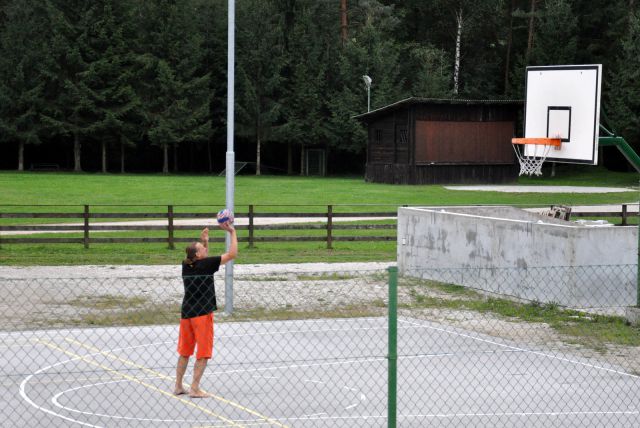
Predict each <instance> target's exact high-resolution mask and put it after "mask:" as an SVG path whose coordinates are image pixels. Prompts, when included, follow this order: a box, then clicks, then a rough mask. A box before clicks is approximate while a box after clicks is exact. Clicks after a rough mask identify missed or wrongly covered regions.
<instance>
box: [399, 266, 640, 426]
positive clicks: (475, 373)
mask: <svg viewBox="0 0 640 428" xmlns="http://www.w3.org/2000/svg"><path fill="white" fill-rule="evenodd" d="M403 273H404V275H403V276H401V277H400V279H399V286H398V289H399V302H400V303H399V319H398V329H399V332H398V342H399V344H398V347H399V351H398V353H399V355H398V421H399V424H398V425H399V426H416V427H417V426H430V427H439V426H442V427H444V426H447V427H451V426H461V427H479V426H482V427H496V426H505V427H507V426H508V427H511V426H526V427H530V426H531V427H534V426H535V427H538V426H540V427H542V426H544V427H569V426H571V427H573V426H576V427H577V426H581V427H586V426H589V427H604V426H607V427H608V426H611V427H613V426H616V427H618V426H619V427H628V426H640V416H639V415H640V414H639V412H638V410H639V409H640V357H639V354H638V349H639V348H638V346H639V345H640V329H639V328H638V327H637V326H632V325H630V324H629V323H628V322H627V321H626V319H625V318H624V316H623V315H624V313H625V312H624V311H625V306H631V305H633V304H634V303H631V302H635V290H636V278H637V276H636V274H637V266H635V265H633V266H631V265H620V266H573V267H538V268H527V269H524V268H521V269H414V270H409V271H407V272H403ZM559 302H562V303H559Z"/></svg>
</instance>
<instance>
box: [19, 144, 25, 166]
mask: <svg viewBox="0 0 640 428" xmlns="http://www.w3.org/2000/svg"><path fill="white" fill-rule="evenodd" d="M18 171H24V141H20V143H18Z"/></svg>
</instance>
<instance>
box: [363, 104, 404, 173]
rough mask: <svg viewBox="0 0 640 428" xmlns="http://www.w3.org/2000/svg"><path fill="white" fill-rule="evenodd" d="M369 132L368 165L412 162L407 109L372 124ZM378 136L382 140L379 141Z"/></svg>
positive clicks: (369, 126)
mask: <svg viewBox="0 0 640 428" xmlns="http://www.w3.org/2000/svg"><path fill="white" fill-rule="evenodd" d="M368 132H369V140H368V145H367V163H409V162H410V159H409V153H410V150H409V148H410V143H409V139H408V136H409V133H410V131H409V129H408V117H407V109H406V108H404V109H399V110H397V111H396V112H393V113H390V114H388V115H386V116H383V117H381V118H380V119H378V120H375V121H372V122H370V123H369V125H368ZM378 133H379V134H378ZM403 133H404V135H405V138H403ZM377 136H380V137H381V138H380V139H378V138H377Z"/></svg>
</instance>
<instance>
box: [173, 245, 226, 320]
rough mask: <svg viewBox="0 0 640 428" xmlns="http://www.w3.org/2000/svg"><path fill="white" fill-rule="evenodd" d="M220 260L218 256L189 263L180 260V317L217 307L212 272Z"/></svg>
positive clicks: (187, 316) (195, 315) (204, 312)
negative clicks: (182, 287)
mask: <svg viewBox="0 0 640 428" xmlns="http://www.w3.org/2000/svg"><path fill="white" fill-rule="evenodd" d="M220 260H221V258H220V256H216V257H206V258H204V259H201V260H196V261H195V262H193V263H191V264H186V263H185V262H182V282H183V283H184V299H183V300H182V313H181V315H180V317H181V318H183V319H186V318H194V317H199V316H200V315H206V314H210V313H211V312H213V311H215V310H216V309H218V307H217V306H216V288H215V286H214V285H213V274H214V273H215V272H217V271H218V269H219V268H220Z"/></svg>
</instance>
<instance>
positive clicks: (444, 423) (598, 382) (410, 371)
mask: <svg viewBox="0 0 640 428" xmlns="http://www.w3.org/2000/svg"><path fill="white" fill-rule="evenodd" d="M398 330H399V332H398V349H399V359H398V426H400V427H425V426H430V427H431V426H435V427H471V426H472V427H498V426H504V427H507V426H509V427H511V426H518V427H545V428H546V427H550V426H554V427H581V428H582V427H596V426H598V427H600V426H612V427H613V426H624V427H631V426H640V377H639V376H637V375H635V374H630V373H625V372H624V371H623V370H621V369H619V368H617V367H614V366H610V365H607V364H600V363H597V362H594V361H592V360H584V359H583V358H580V357H575V358H573V357H571V356H570V355H567V354H566V353H565V354H558V353H554V352H553V351H552V350H544V349H529V348H528V347H527V345H526V344H523V343H514V342H510V341H505V340H502V339H496V338H493V337H489V336H485V335H482V334H478V333H474V332H468V331H465V330H462V329H459V328H454V327H451V326H447V325H443V324H437V323H432V322H428V321H423V320H418V319H414V318H400V319H399V322H398ZM175 335H176V327H175V326H155V327H154V326H152V327H134V328H105V329H76V330H56V331H54V330H51V331H38V332H35V331H34V332H13V333H1V334H0V347H1V348H2V349H3V351H2V356H1V357H0V362H1V366H2V379H1V382H2V400H1V401H0V416H1V417H2V418H3V423H2V425H4V426H15V427H18V426H30V427H47V428H52V427H63V426H64V427H67V426H100V427H112V426H115V427H120V426H149V427H151V426H153V427H156V426H180V427H182V426H185V427H187V426H188V427H205V426H206V427H230V426H243V427H256V426H275V427H312V426H313V427H360V426H362V427H385V426H387V420H386V412H387V383H386V381H387V374H386V367H387V359H386V355H387V350H386V346H387V345H386V344H387V319H386V318H356V319H324V320H304V321H273V322H253V323H247V322H245V323H234V322H225V323H220V324H216V344H215V349H214V357H213V360H212V362H211V363H210V365H209V367H208V368H207V372H206V373H205V377H204V378H203V382H202V386H203V388H205V389H206V390H208V391H209V392H211V393H212V394H214V397H211V398H206V399H191V398H188V397H186V396H179V397H176V396H173V395H172V394H171V390H172V388H173V375H174V370H175V368H174V367H175V362H176V354H175ZM128 336H129V337H130V339H129V340H123V339H124V338H126V337H128ZM363 337H364V338H366V340H363ZM265 350H268V352H265ZM191 370H192V367H189V370H188V371H187V376H190V374H191ZM189 380H190V378H187V379H186V381H187V382H188V381H189Z"/></svg>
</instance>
